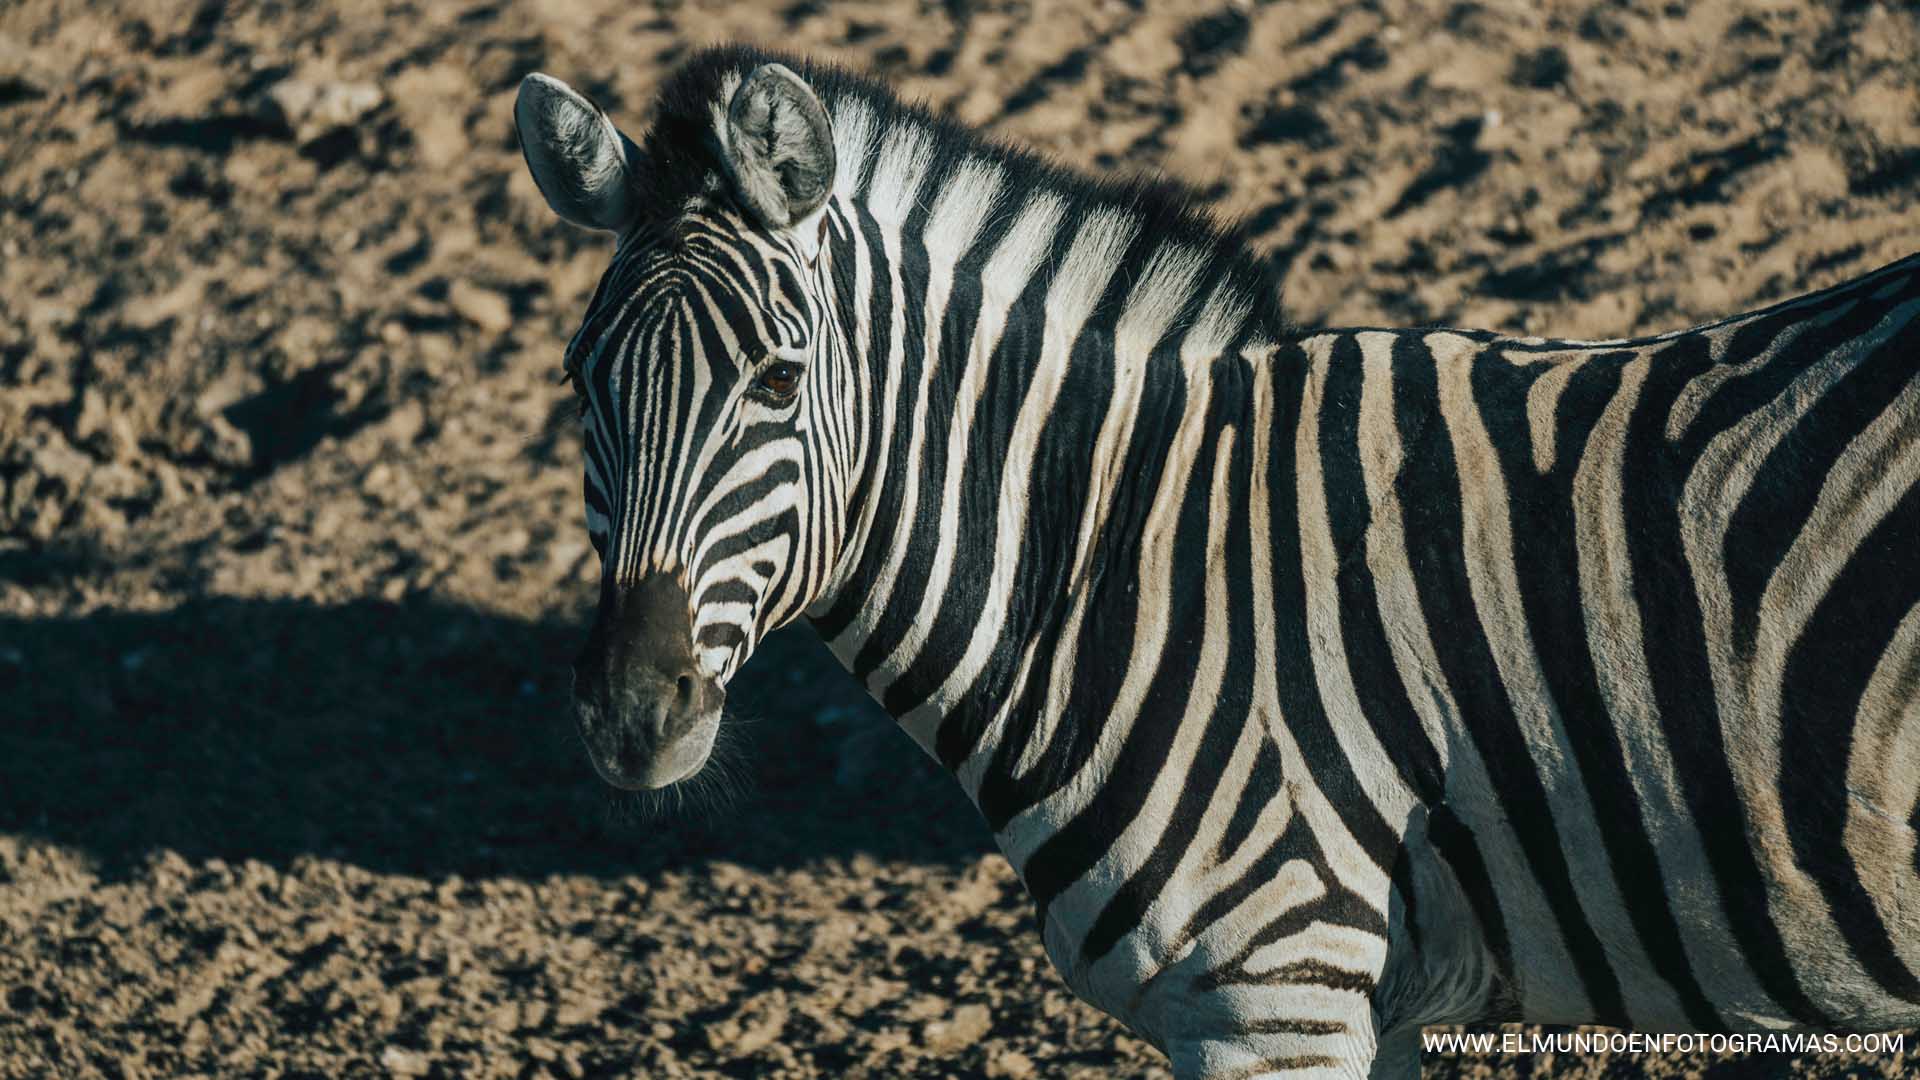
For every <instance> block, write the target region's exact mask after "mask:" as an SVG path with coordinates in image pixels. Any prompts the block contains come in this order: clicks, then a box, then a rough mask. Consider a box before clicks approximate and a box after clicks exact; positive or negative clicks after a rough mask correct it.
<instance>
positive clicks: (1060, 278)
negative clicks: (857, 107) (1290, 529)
mask: <svg viewBox="0 0 1920 1080" xmlns="http://www.w3.org/2000/svg"><path fill="white" fill-rule="evenodd" d="M835 124H836V130H837V131H839V132H840V133H841V134H840V138H841V141H842V142H843V143H845V144H847V145H843V146H842V147H841V154H842V158H841V159H842V160H843V161H857V162H865V161H871V162H872V165H871V169H870V170H869V171H867V172H865V173H864V174H863V175H860V176H856V177H854V178H852V179H850V180H849V181H848V184H847V186H846V187H844V188H843V189H842V190H841V191H839V192H837V193H836V196H837V197H836V202H835V205H834V207H833V208H832V210H831V211H830V220H829V223H828V224H829V231H830V236H831V239H830V241H829V244H828V250H827V253H826V256H825V257H826V259H828V260H829V262H830V264H831V265H830V267H829V269H828V270H827V272H826V274H825V277H826V278H827V279H828V280H830V281H831V282H832V283H833V286H832V287H833V292H834V302H835V303H836V304H837V305H838V306H839V307H840V309H841V310H840V311H839V313H838V314H839V316H840V317H839V318H838V319H837V320H836V321H835V325H836V326H837V327H840V328H842V329H843V330H844V336H845V337H846V339H847V340H846V341H845V345H846V347H847V349H848V351H849V352H850V353H851V354H854V355H855V356H856V357H857V359H855V361H854V363H855V364H856V366H861V367H863V369H864V376H863V378H861V379H858V380H855V381H858V382H862V383H863V384H864V385H865V386H867V387H869V388H870V390H869V391H868V395H867V397H866V400H865V405H866V413H865V417H864V421H865V427H866V430H867V432H868V439H867V445H866V450H865V453H864V455H863V457H864V460H863V463H862V466H861V468H859V469H858V470H857V473H858V475H859V476H860V477H861V480H860V481H859V483H858V486H857V492H858V495H857V502H858V505H857V508H856V520H855V522H854V524H853V527H852V529H851V530H850V532H851V535H850V540H849V543H848V546H847V550H846V551H845V552H843V554H842V557H841V560H840V563H841V566H840V571H839V573H838V574H837V575H836V581H835V585H834V588H833V589H832V590H831V593H830V595H829V596H827V597H826V598H825V599H823V600H822V601H821V602H819V603H817V604H816V605H814V607H813V608H812V609H811V610H810V614H811V615H812V616H813V617H814V621H815V624H816V626H817V627H818V628H819V629H820V631H821V633H822V634H823V636H825V637H826V638H827V640H828V642H829V644H830V645H831V646H832V647H833V649H834V651H835V653H836V655H838V656H839V657H840V659H841V661H842V662H843V663H844V664H845V665H846V666H847V668H848V669H849V670H850V671H851V672H852V673H853V674H854V675H855V676H856V677H857V678H859V679H861V680H862V682H863V683H864V684H865V685H866V686H867V687H868V689H869V691H870V692H871V693H872V694H873V695H874V697H875V698H876V699H877V700H878V701H880V702H881V703H882V705H883V706H885V707H886V709H887V710H888V712H889V713H891V714H892V715H894V716H895V717H896V718H898V719H899V720H900V721H901V723H902V725H903V726H904V727H905V728H906V729H907V730H908V732H909V733H910V734H911V735H912V736H913V737H914V738H915V739H916V740H917V741H919V742H920V744H921V745H922V746H923V747H924V748H926V749H927V750H928V751H929V752H930V753H932V754H933V755H934V756H936V757H937V758H938V759H939V760H940V761H942V762H943V763H944V764H945V765H946V766H947V767H948V768H950V769H952V770H954V771H955V772H956V773H957V774H958V775H959V777H960V779H961V781H962V783H963V785H964V786H965V787H966V789H967V790H968V793H969V794H970V795H971V796H972V797H973V798H974V799H975V801H976V802H977V803H978V804H979V805H980V806H981V808H982V810H983V812H985V813H986V815H987V817H988V820H989V822H990V823H991V824H993V825H994V827H995V828H996V830H998V829H999V828H1000V826H1001V825H1002V824H1004V822H1005V820H1006V819H1007V818H1009V817H1011V816H1012V815H1013V814H1015V813H1018V812H1019V811H1020V810H1022V809H1024V808H1026V807H1028V806H1030V805H1032V804H1033V802H1035V801H1036V799H1037V797H1038V796H1039V795H1040V794H1042V793H1044V792H1046V791H1050V790H1054V789H1057V788H1058V787H1059V786H1060V785H1061V784H1063V783H1066V782H1067V781H1069V780H1071V779H1073V778H1074V776H1075V774H1076V773H1077V772H1078V770H1079V769H1080V768H1081V767H1082V766H1084V765H1085V764H1086V763H1087V762H1089V761H1090V760H1092V759H1093V758H1094V755H1093V753H1092V751H1093V743H1094V742H1095V741H1096V739H1097V736H1098V727H1099V724H1100V723H1101V722H1102V721H1103V720H1104V716H1097V717H1096V716H1090V715H1088V713H1089V709H1088V704H1089V703H1090V702H1100V701H1104V702H1106V704H1107V705H1108V706H1112V705H1114V704H1115V702H1114V701H1113V700H1112V699H1113V695H1114V694H1115V693H1117V692H1120V691H1122V690H1123V689H1124V688H1122V687H1120V686H1119V685H1118V684H1119V682H1120V679H1119V676H1118V665H1119V664H1122V663H1124V660H1125V658H1126V656H1127V655H1128V654H1129V653H1130V651H1131V649H1132V646H1133V644H1134V642H1133V640H1132V635H1133V633H1134V632H1135V626H1134V622H1135V620H1134V618H1133V616H1134V614H1135V613H1134V612H1133V610H1132V608H1133V606H1134V605H1135V604H1136V602H1137V598H1132V597H1129V596H1128V595H1125V594H1124V592H1123V590H1121V589H1117V588H1113V589H1104V590H1103V589H1102V587H1101V583H1102V582H1104V581H1125V580H1128V579H1129V578H1131V577H1132V576H1133V575H1134V574H1135V573H1136V572H1138V570H1139V569H1140V567H1141V566H1148V565H1156V564H1158V561H1159V555H1158V554H1156V552H1163V553H1164V552H1170V551H1171V548H1172V545H1173V543H1174V533H1175V532H1176V531H1177V530H1178V529H1179V528H1180V526H1181V523H1182V522H1181V519H1182V517H1183V514H1182V507H1183V506H1184V505H1185V504H1186V503H1187V502H1188V501H1189V500H1186V499H1185V498H1184V495H1183V491H1184V485H1185V484H1186V482H1187V480H1188V478H1189V477H1191V476H1193V475H1195V473H1196V471H1203V472H1210V471H1211V470H1197V469H1196V461H1197V460H1198V459H1199V458H1201V457H1207V456H1211V455H1213V454H1215V453H1217V452H1218V451H1219V449H1220V434H1221V432H1222V430H1224V429H1225V428H1228V427H1234V428H1238V429H1239V430H1242V431H1244V430H1245V428H1244V424H1243V423H1242V421H1243V419H1244V416H1243V414H1244V412H1245V410H1246V409H1247V407H1248V406H1247V403H1246V400H1245V399H1246V393H1245V389H1244V384H1245V382H1246V380H1245V378H1244V373H1245V372H1246V370H1247V369H1248V363H1249V362H1248V360H1247V359H1246V356H1247V355H1248V354H1264V353H1265V352H1267V351H1269V350H1270V348H1271V346H1270V345H1269V344H1268V339H1269V338H1270V337H1271V336H1273V335H1272V333H1270V332H1269V328H1267V327H1265V326H1264V325H1262V320H1261V319H1259V318H1258V317H1256V316H1255V314H1254V313H1253V311H1252V310H1251V308H1250V305H1249V304H1248V302H1247V301H1246V300H1245V299H1244V296H1245V278H1244V276H1243V275H1242V274H1240V273H1238V271H1240V270H1242V269H1243V267H1240V266H1239V265H1237V264H1234V265H1229V264H1228V263H1227V261H1226V260H1223V259H1222V258H1220V257H1219V256H1218V253H1217V251H1216V246H1217V245H1216V241H1217V239H1218V238H1217V237H1215V236H1213V235H1211V234H1206V233H1201V234H1199V235H1192V234H1190V233H1188V234H1183V232H1182V231H1181V230H1179V229H1174V230H1171V231H1163V230H1159V229H1156V225H1157V224H1161V223H1156V221H1155V220H1153V219H1152V217H1151V216H1150V215H1145V214H1139V213H1132V212H1129V210H1128V209H1127V208H1126V207H1125V206H1122V205H1118V204H1116V203H1114V202H1113V201H1112V200H1111V199H1108V198H1105V197H1103V196H1104V195H1105V194H1106V193H1104V192H1101V191H1088V190H1077V189H1074V188H1071V187H1066V188H1050V187H1048V186H1046V185H1040V186H1037V187H1036V186H1030V185H1029V184H1027V183H1025V182H1024V181H1025V180H1027V179H1030V178H1028V177H1023V176H1021V175H1019V173H1018V171H1017V170H1015V169H1012V168H1010V167H1009V166H1008V165H1007V164H1006V163H1004V162H1000V161H997V160H995V159H993V158H991V157H988V156H985V155H975V156H968V155H960V156H959V157H958V158H957V159H952V160H947V159H942V158H941V157H940V156H939V155H937V154H934V153H933V152H932V151H933V149H935V148H934V147H933V146H932V140H933V139H934V138H935V136H934V135H933V134H930V133H928V132H926V131H923V130H920V129H916V128H914V127H911V126H903V127H896V128H893V129H890V130H887V131H869V130H866V129H864V128H863V126H862V124H861V120H860V117H859V116H858V115H857V114H856V115H853V116H851V117H849V116H847V115H846V114H840V115H836V117H835ZM1229 441H1230V440H1229ZM1061 537H1071V538H1072V542H1071V543H1062V542H1061V540H1060V538H1061ZM1122 563H1125V564H1126V565H1125V566H1124V568H1122V565H1121V564H1122ZM1136 564H1138V565H1136ZM1162 572H1163V573H1172V572H1173V570H1172V567H1171V564H1167V565H1166V566H1165V568H1164V569H1163V570H1162ZM1109 593H1111V594H1113V595H1107V594H1109ZM1121 609H1126V610H1124V611H1122V610H1121ZM1192 629H1193V628H1190V627H1167V626H1165V625H1162V626H1161V627H1160V630H1161V632H1172V633H1175V634H1186V633H1188V632H1189V631H1190V630H1192ZM1106 635H1111V640H1108V639H1107V637H1105V636H1106ZM1090 646H1091V648H1090ZM1103 647H1106V648H1110V649H1111V650H1112V651H1111V652H1109V653H1108V655H1109V656H1110V657H1112V659H1113V661H1114V663H1115V665H1116V666H1115V667H1114V668H1113V669H1112V670H1108V671H1103V672H1096V671H1093V670H1091V669H1089V670H1087V671H1085V672H1083V673H1081V676H1080V677H1081V678H1083V679H1085V680H1087V681H1090V682H1091V683H1094V684H1097V685H1098V687H1099V689H1098V691H1097V692H1095V693H1092V694H1088V695H1085V696H1084V699H1083V698H1081V697H1080V696H1076V695H1061V694H1059V693H1054V692H1049V688H1050V687H1052V688H1058V687H1062V686H1070V685H1072V683H1073V681H1074V679H1075V678H1076V676H1075V674H1074V673H1073V672H1072V671H1063V670H1060V665H1067V666H1069V667H1071V666H1072V665H1073V664H1076V663H1077V664H1079V665H1081V666H1083V667H1085V666H1087V665H1088V664H1089V663H1090V661H1089V659H1088V658H1089V657H1098V656H1100V655H1101V654H1102V652H1101V650H1102V648H1103ZM1109 684H1111V685H1109ZM1069 697H1072V698H1073V700H1068V698H1069ZM1088 779H1091V780H1094V781H1095V782H1098V781H1099V780H1100V779H1102V778H1098V777H1092V778H1088Z"/></svg>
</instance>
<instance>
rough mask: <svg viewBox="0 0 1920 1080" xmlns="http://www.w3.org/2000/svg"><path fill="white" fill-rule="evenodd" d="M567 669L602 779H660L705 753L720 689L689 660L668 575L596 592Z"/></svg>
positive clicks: (640, 782) (676, 593) (686, 769)
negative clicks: (588, 628) (585, 632)
mask: <svg viewBox="0 0 1920 1080" xmlns="http://www.w3.org/2000/svg"><path fill="white" fill-rule="evenodd" d="M574 671H575V695H574V696H575V702H576V705H575V708H576V712H577V715H578V718H579V722H580V731H581V735H582V737H583V739H584V740H585V742H586V744H587V750H588V753H589V755H590V756H591V757H592V758H593V763H594V767H595V768H596V769H597V770H598V771H599V772H600V774H601V776H602V777H603V778H604V779H606V780H607V781H608V782H609V783H612V784H615V785H617V786H620V787H660V786H663V785H665V784H669V783H673V782H674V781H676V780H679V779H682V778H684V777H685V776H688V775H691V773H692V772H693V771H695V770H697V769H698V768H699V766H700V765H701V764H702V763H703V762H704V761H705V760H706V755H707V752H708V751H709V750H710V749H711V748H712V745H713V738H714V735H715V733H716V731H717V730H718V727H719V716H720V706H721V704H722V703H723V701H724V700H725V697H726V694H725V691H724V690H723V689H722V688H721V686H720V684H719V682H718V681H716V680H715V679H713V678H711V677H709V676H708V675H706V674H705V673H703V672H702V671H701V670H700V668H699V666H698V664H697V663H696V662H695V659H694V653H693V616H692V612H691V610H690V605H689V603H688V601H687V594H686V591H685V590H684V589H683V588H681V587H680V585H679V583H678V582H677V581H675V580H674V579H672V578H669V577H666V576H664V575H654V576H649V577H647V578H643V579H641V580H640V581H639V582H637V583H635V584H634V585H632V586H631V587H628V588H611V587H610V588H609V589H608V590H607V591H606V592H604V593H603V594H602V596H601V603H600V613H599V616H598V618H597V619H596V620H595V622H594V628H593V632H592V634H591V635H590V636H589V637H588V640H587V646H586V648H585V649H584V650H583V651H582V652H581V654H580V658H579V660H578V662H577V663H576V664H575V667H574Z"/></svg>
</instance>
